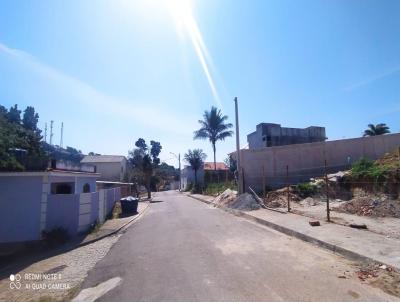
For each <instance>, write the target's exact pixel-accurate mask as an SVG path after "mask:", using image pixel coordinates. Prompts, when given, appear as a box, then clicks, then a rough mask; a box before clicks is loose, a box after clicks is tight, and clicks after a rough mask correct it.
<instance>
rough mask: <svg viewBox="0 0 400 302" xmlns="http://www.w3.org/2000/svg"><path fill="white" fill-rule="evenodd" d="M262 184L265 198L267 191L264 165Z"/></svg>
mask: <svg viewBox="0 0 400 302" xmlns="http://www.w3.org/2000/svg"><path fill="white" fill-rule="evenodd" d="M262 186H263V198H265V196H266V193H265V167H264V165H263V167H262Z"/></svg>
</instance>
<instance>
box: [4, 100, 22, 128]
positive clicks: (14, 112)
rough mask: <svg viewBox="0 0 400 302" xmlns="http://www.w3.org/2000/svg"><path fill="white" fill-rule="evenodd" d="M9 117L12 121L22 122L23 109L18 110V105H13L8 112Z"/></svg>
mask: <svg viewBox="0 0 400 302" xmlns="http://www.w3.org/2000/svg"><path fill="white" fill-rule="evenodd" d="M7 119H8V121H9V122H10V123H15V124H20V123H21V110H18V105H17V104H15V105H14V107H11V108H10V110H9V111H8V113H7Z"/></svg>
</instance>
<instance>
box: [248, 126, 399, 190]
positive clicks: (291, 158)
mask: <svg viewBox="0 0 400 302" xmlns="http://www.w3.org/2000/svg"><path fill="white" fill-rule="evenodd" d="M399 146H400V134H399V133H396V134H388V135H380V136H374V137H363V138H354V139H344V140H336V141H327V142H319V143H309V144H297V145H287V146H277V147H267V148H262V149H256V150H241V165H242V168H243V170H244V178H245V186H246V188H247V187H248V186H249V185H251V186H252V187H254V188H255V189H262V179H263V178H262V177H263V167H264V171H265V172H264V175H265V179H266V184H267V185H269V186H272V187H279V186H284V184H285V183H286V166H289V182H291V183H297V182H300V181H305V180H308V179H309V178H310V177H315V176H320V175H323V173H324V160H325V159H326V160H327V165H328V172H329V173H332V172H337V171H339V170H342V169H347V168H349V166H350V165H351V164H352V163H353V162H355V161H357V160H358V159H360V157H363V156H364V157H368V158H370V159H377V158H379V157H380V156H382V155H384V154H385V153H387V152H389V151H392V150H394V149H395V148H397V147H399Z"/></svg>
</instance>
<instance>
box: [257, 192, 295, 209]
mask: <svg viewBox="0 0 400 302" xmlns="http://www.w3.org/2000/svg"><path fill="white" fill-rule="evenodd" d="M288 190H289V198H290V201H291V202H292V201H294V202H299V201H300V200H301V198H300V197H299V195H298V194H297V193H296V192H295V190H294V189H293V188H292V187H289V189H288V187H285V188H282V189H279V190H275V191H271V192H268V193H267V196H266V197H265V199H264V204H265V205H266V206H267V207H270V208H280V207H287V200H288Z"/></svg>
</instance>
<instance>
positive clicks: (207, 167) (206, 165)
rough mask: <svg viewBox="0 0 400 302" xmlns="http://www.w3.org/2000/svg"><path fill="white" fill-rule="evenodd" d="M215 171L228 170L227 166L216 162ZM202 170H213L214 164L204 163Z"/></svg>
mask: <svg viewBox="0 0 400 302" xmlns="http://www.w3.org/2000/svg"><path fill="white" fill-rule="evenodd" d="M216 165H217V170H228V169H229V168H228V166H227V165H225V163H222V162H216ZM204 170H214V162H205V163H204Z"/></svg>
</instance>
